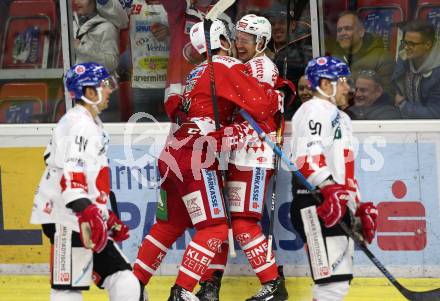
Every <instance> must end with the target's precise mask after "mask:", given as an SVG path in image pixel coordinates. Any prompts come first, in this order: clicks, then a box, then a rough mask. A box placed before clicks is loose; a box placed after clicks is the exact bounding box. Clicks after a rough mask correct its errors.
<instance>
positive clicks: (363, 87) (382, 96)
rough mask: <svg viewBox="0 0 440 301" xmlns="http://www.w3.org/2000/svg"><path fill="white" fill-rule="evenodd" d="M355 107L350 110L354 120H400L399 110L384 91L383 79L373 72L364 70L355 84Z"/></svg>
mask: <svg viewBox="0 0 440 301" xmlns="http://www.w3.org/2000/svg"><path fill="white" fill-rule="evenodd" d="M355 87H356V92H355V95H354V105H353V106H351V107H349V108H348V111H349V112H350V113H351V114H350V116H351V117H352V119H366V120H380V119H399V118H401V117H402V116H401V114H400V111H399V109H397V108H396V107H395V106H394V105H393V101H392V98H391V97H390V95H389V94H388V93H387V92H385V91H384V89H383V87H382V84H381V78H379V77H378V76H377V74H376V72H375V71H373V70H362V71H360V72H359V73H358V77H357V79H356V82H355Z"/></svg>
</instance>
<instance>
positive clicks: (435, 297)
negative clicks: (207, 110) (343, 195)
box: [240, 110, 440, 301]
mask: <svg viewBox="0 0 440 301" xmlns="http://www.w3.org/2000/svg"><path fill="white" fill-rule="evenodd" d="M240 114H241V116H243V118H244V119H245V120H247V121H248V122H249V124H250V125H251V126H252V127H253V129H254V130H255V131H256V132H257V133H258V136H260V138H261V139H262V140H264V141H265V142H266V143H267V144H269V146H270V147H271V148H272V149H273V150H274V152H275V153H277V154H278V155H279V156H280V158H281V160H283V162H284V163H285V164H286V165H287V166H288V167H289V169H290V170H292V171H293V174H294V175H295V177H297V179H298V180H299V181H300V182H301V183H302V184H303V185H304V186H305V187H306V188H307V189H308V190H310V192H311V193H312V196H313V197H314V198H315V200H317V201H318V202H320V200H319V197H318V192H317V191H316V189H315V187H313V186H312V185H311V184H310V183H309V182H308V181H307V180H306V179H305V178H304V176H303V175H302V174H301V172H299V171H298V168H297V167H296V166H295V164H293V163H292V162H291V161H290V160H289V158H288V157H287V155H286V154H285V153H284V152H283V151H282V150H281V149H280V148H279V147H278V146H277V145H276V144H275V143H274V142H273V141H272V140H270V138H269V137H267V135H266V133H265V132H264V131H263V130H262V129H261V128H260V126H259V125H258V123H256V122H255V120H254V119H253V118H252V117H251V116H250V115H249V113H247V112H246V111H244V110H240ZM339 225H340V227H341V229H342V231H344V232H345V234H347V235H348V236H350V237H351V238H352V239H353V240H354V242H355V243H356V245H357V246H358V247H359V248H360V249H361V250H362V251H363V252H364V253H365V255H366V256H367V257H368V258H369V259H370V260H371V262H373V264H374V265H375V266H376V267H377V268H378V269H379V270H380V271H381V272H382V274H383V275H384V276H385V277H386V278H387V279H388V280H389V281H390V282H391V284H392V285H394V286H395V287H396V288H397V290H398V291H399V292H400V293H401V294H402V295H403V296H405V297H406V298H407V299H408V300H410V301H440V288H437V289H434V290H430V291H425V292H415V291H411V290H409V289H407V288H405V287H404V286H402V285H401V284H400V283H399V282H398V281H397V279H396V278H394V276H393V275H392V274H391V273H390V272H389V271H388V270H387V269H386V268H385V266H384V265H383V263H381V262H380V261H379V259H378V258H377V257H376V256H375V255H374V254H373V253H372V252H371V251H370V250H369V249H368V247H367V245H366V244H365V242H364V240H363V239H362V238H361V237H359V235H358V234H356V233H354V232H353V230H352V229H351V228H349V227H348V226H347V224H345V223H344V222H341V223H339Z"/></svg>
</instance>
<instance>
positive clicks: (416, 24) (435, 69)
mask: <svg viewBox="0 0 440 301" xmlns="http://www.w3.org/2000/svg"><path fill="white" fill-rule="evenodd" d="M402 46H403V48H402V50H401V51H400V53H399V59H398V61H397V65H396V69H395V70H394V73H393V76H392V82H393V84H394V85H395V86H396V88H397V95H396V96H395V105H396V106H398V107H399V108H400V111H401V112H402V116H403V118H424V119H429V118H440V49H439V43H438V39H437V38H436V34H435V29H434V26H433V25H431V23H428V22H426V21H421V20H417V21H413V22H411V23H408V24H407V25H406V26H405V28H404V30H403V40H402Z"/></svg>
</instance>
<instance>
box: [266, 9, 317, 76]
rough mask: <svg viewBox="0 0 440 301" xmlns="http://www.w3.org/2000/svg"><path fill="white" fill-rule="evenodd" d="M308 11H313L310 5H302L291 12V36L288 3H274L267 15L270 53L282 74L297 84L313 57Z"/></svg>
mask: <svg viewBox="0 0 440 301" xmlns="http://www.w3.org/2000/svg"><path fill="white" fill-rule="evenodd" d="M292 9H293V7H292ZM308 10H310V8H309V7H308V6H303V7H302V8H301V7H299V8H298V9H296V10H295V16H294V15H293V11H291V12H290V14H291V18H289V19H290V34H289V37H288V36H287V30H288V29H287V27H288V26H287V22H288V20H287V17H288V16H287V12H286V7H285V5H281V4H279V5H278V4H275V5H274V6H273V7H272V8H271V9H270V10H269V11H268V12H267V13H266V14H264V16H266V17H267V18H268V19H269V21H270V23H271V25H272V40H271V42H270V43H269V46H268V47H269V50H270V51H271V52H272V53H271V54H270V53H269V54H268V55H269V57H270V58H271V59H272V60H273V61H274V63H275V64H276V65H277V67H278V70H279V71H280V75H281V76H282V77H286V78H287V79H289V80H291V81H292V82H293V83H295V85H296V84H297V83H298V80H299V78H300V77H301V75H303V74H304V69H305V67H306V66H307V63H308V61H309V60H311V59H312V57H313V53H312V39H311V30H310V15H309V14H308ZM298 18H299V19H298ZM295 19H298V20H295ZM287 39H288V40H287ZM285 61H286V63H287V65H286V64H285ZM286 67H287V70H286Z"/></svg>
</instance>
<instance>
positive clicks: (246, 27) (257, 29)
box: [235, 14, 272, 53]
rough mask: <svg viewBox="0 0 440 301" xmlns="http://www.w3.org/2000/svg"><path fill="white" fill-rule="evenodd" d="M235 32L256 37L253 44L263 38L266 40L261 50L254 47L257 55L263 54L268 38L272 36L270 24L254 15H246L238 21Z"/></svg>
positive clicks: (263, 18)
mask: <svg viewBox="0 0 440 301" xmlns="http://www.w3.org/2000/svg"><path fill="white" fill-rule="evenodd" d="M235 30H236V31H242V32H246V33H249V34H251V35H254V36H256V40H255V42H256V43H257V45H258V43H260V42H261V41H262V40H263V38H266V40H265V42H264V46H263V49H260V50H258V48H257V46H256V49H255V50H256V51H257V53H260V52H263V51H264V49H266V47H267V44H269V41H270V38H271V36H272V26H271V25H270V22H269V20H268V19H266V18H265V17H261V16H257V15H254V14H250V15H246V16H244V17H242V18H241V19H240V20H238V22H237V24H236V26H235Z"/></svg>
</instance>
